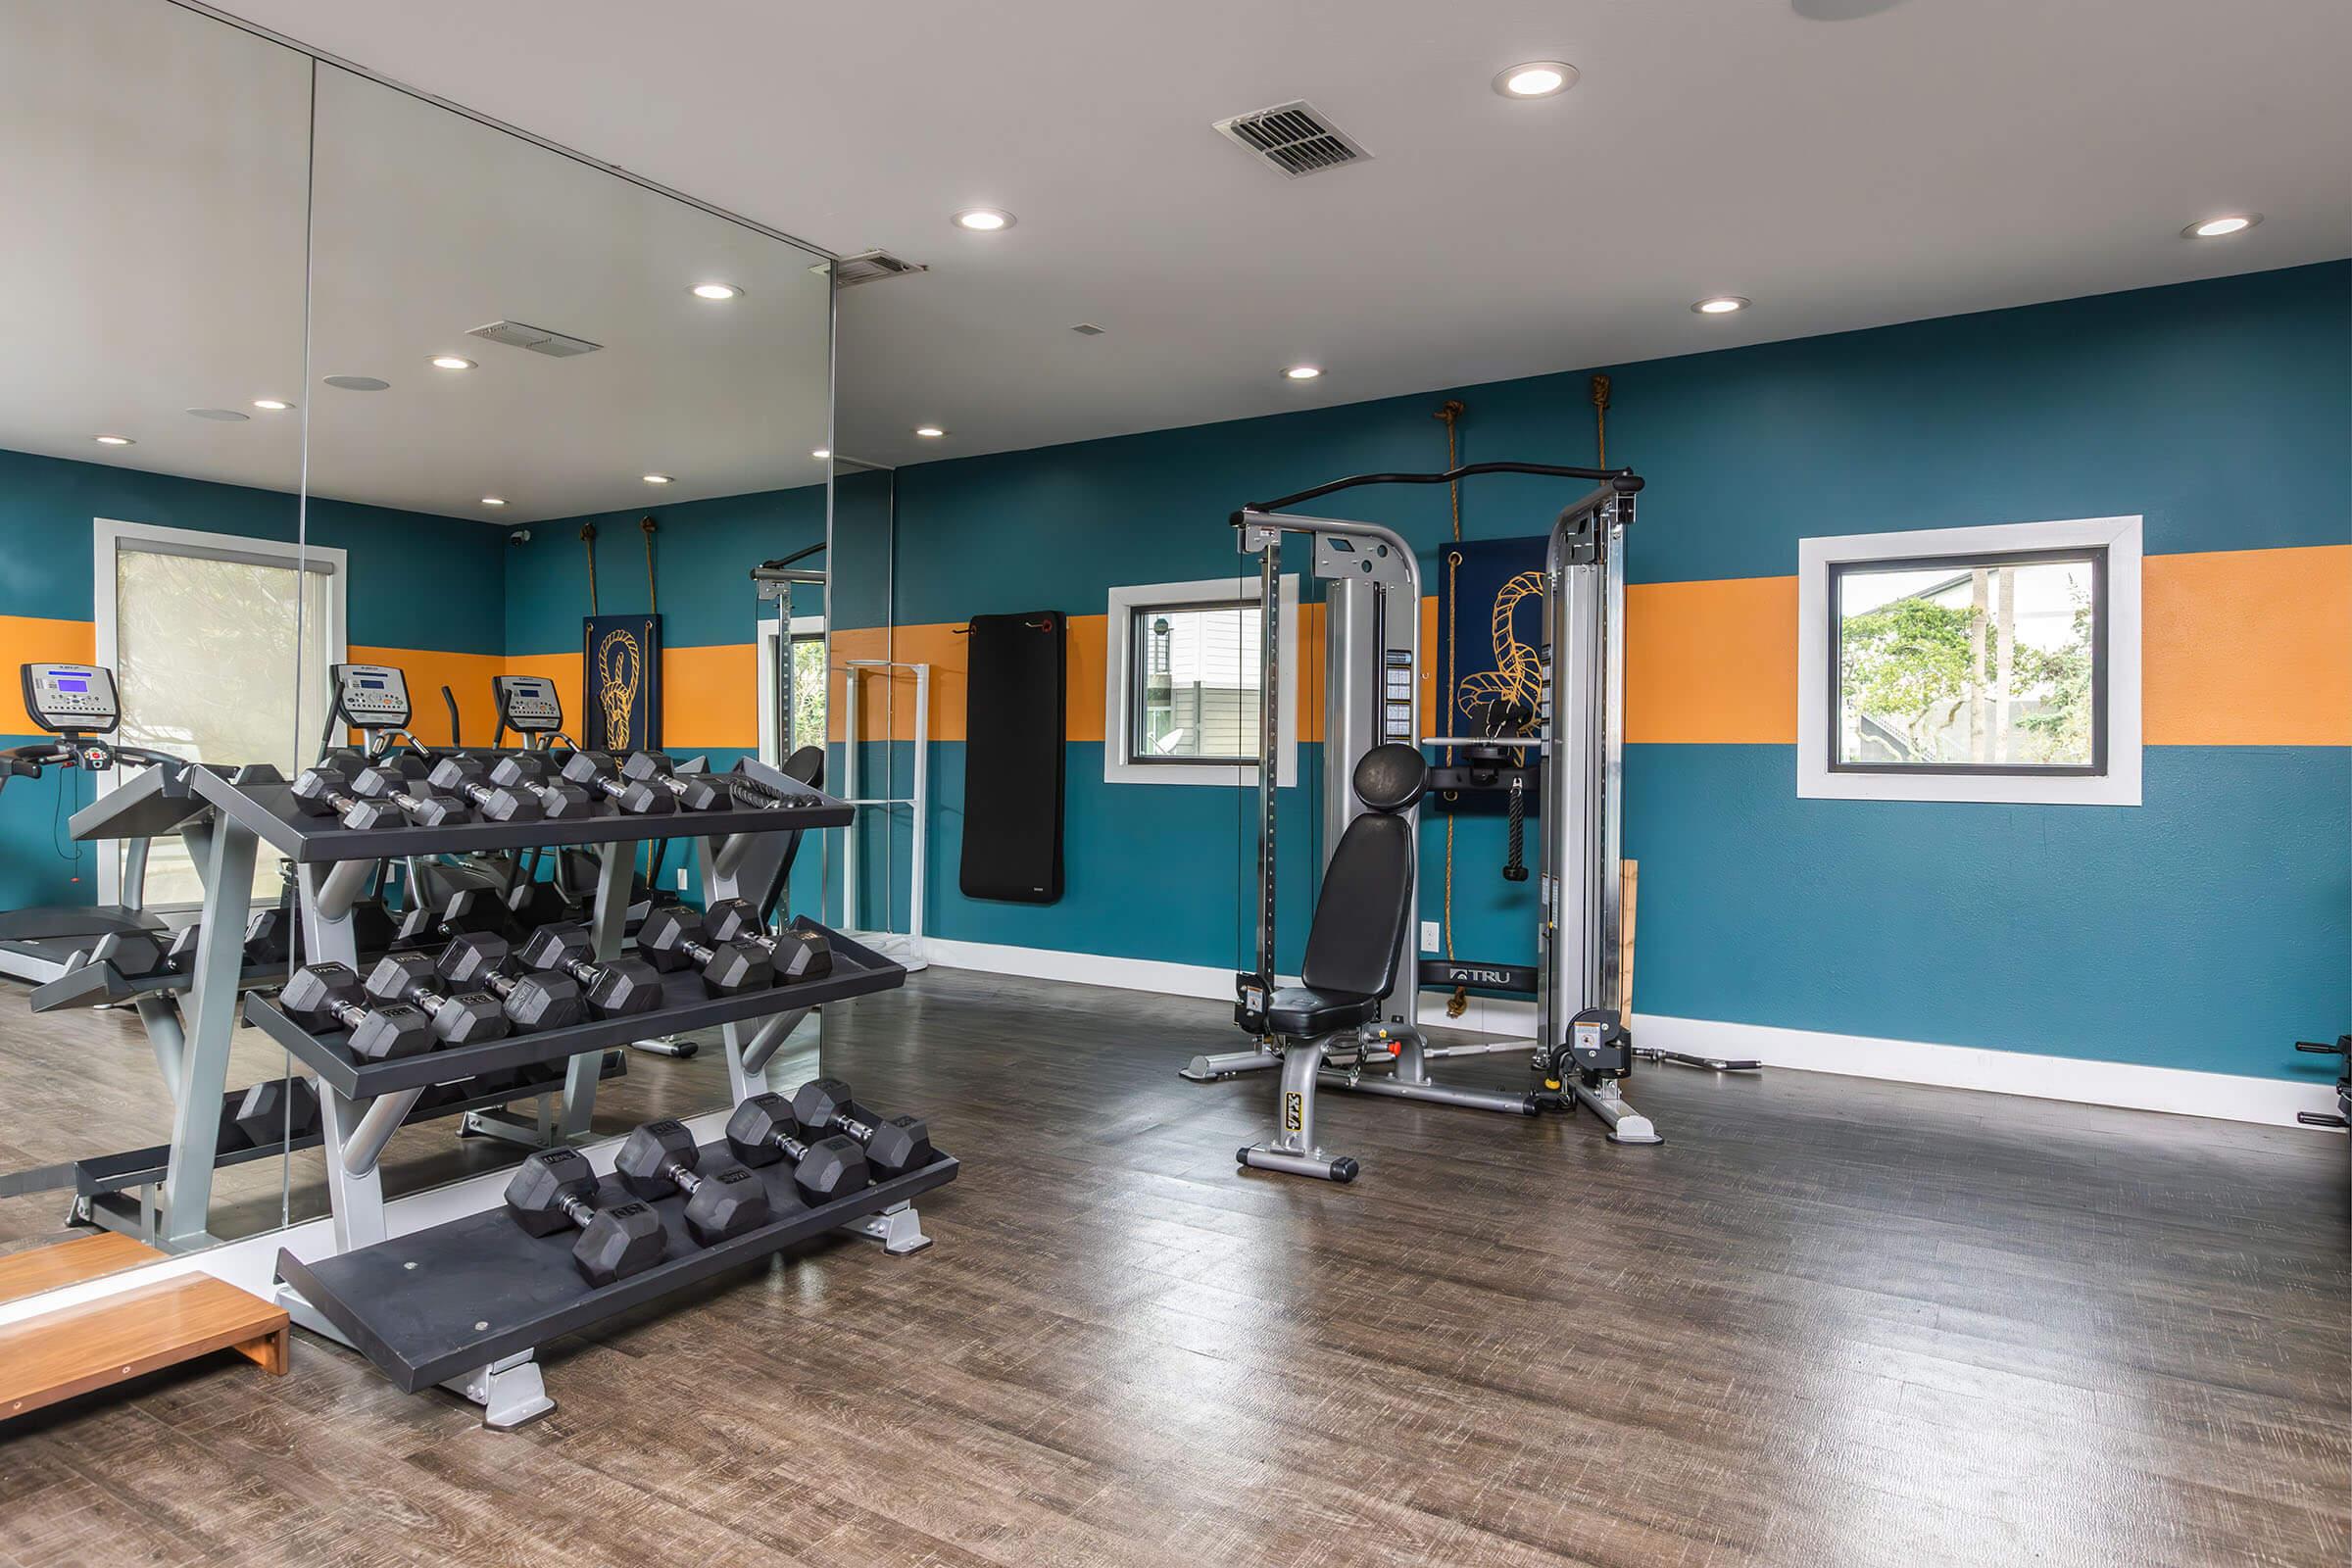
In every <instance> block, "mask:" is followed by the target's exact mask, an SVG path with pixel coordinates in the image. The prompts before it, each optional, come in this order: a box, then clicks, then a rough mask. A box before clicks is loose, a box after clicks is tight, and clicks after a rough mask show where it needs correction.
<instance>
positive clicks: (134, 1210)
mask: <svg viewBox="0 0 2352 1568" xmlns="http://www.w3.org/2000/svg"><path fill="white" fill-rule="evenodd" d="M206 771H207V770H206V769H204V768H202V767H196V768H190V767H187V766H185V765H176V766H171V767H153V768H149V769H147V770H146V771H145V772H142V773H138V774H135V775H133V776H132V777H131V778H129V779H128V780H127V781H125V782H124V783H123V785H122V786H121V787H120V788H118V789H114V790H110V791H109V792H107V793H106V794H104V795H102V796H100V797H99V798H98V799H97V800H96V801H94V802H92V803H91V804H89V805H88V806H85V807H83V808H81V809H79V810H78V811H76V812H75V813H74V814H73V821H72V823H71V830H72V832H73V836H74V837H75V838H76V839H81V840H86V841H91V842H115V841H121V842H125V843H128V844H131V845H134V846H141V847H143V846H144V845H145V844H146V843H147V842H148V841H150V840H152V839H154V838H157V837H160V836H162V835H164V834H166V833H174V834H177V835H178V836H179V838H180V840H181V841H182V842H183V843H184V844H185V845H186V846H187V849H188V853H189V858H191V859H192V860H193V861H194V863H195V865H196V869H197V873H198V876H199V878H200V880H201V881H202V884H203V886H204V888H205V890H206V895H205V908H206V909H207V910H208V911H209V910H212V909H214V908H217V907H225V906H224V905H223V904H221V902H220V901H217V900H216V899H215V898H214V897H213V893H212V887H213V871H214V868H215V861H214V857H213V849H214V846H215V842H216V837H215V830H216V826H217V821H218V813H217V812H216V811H215V810H214V809H213V808H212V806H211V805H210V804H209V802H208V801H207V800H206V798H205V797H203V796H202V795H199V794H198V793H197V792H196V787H195V779H196V778H197V777H198V776H200V775H203V774H204V773H206ZM229 782H230V783H231V784H233V785H236V786H238V787H240V788H242V787H244V786H247V785H259V784H273V785H279V786H281V787H282V786H283V784H284V782H285V779H284V776H283V775H282V774H280V773H279V772H278V771H277V769H275V768H273V767H270V766H269V765H267V764H254V765H251V766H247V767H242V768H238V769H236V770H235V771H234V773H233V774H231V775H230V776H229ZM249 869H250V868H249ZM249 904H250V898H248V899H247V905H249ZM237 907H238V908H239V909H240V910H243V909H246V907H247V906H246V905H239V906H237ZM210 929H212V928H211V927H210V925H209V922H208V924H207V925H206V926H205V927H204V928H203V929H200V930H199V932H198V942H199V944H200V948H199V952H200V954H201V944H202V943H203V941H204V940H205V937H206V934H207V932H208V931H209V930H210ZM243 934H244V924H243V921H242V916H240V919H239V923H238V925H237V926H236V927H235V928H234V930H233V931H232V932H231V933H230V935H231V937H232V938H233V939H234V940H232V941H230V942H229V943H228V944H227V945H226V946H227V951H226V952H225V953H222V954H221V955H219V956H218V958H217V964H216V967H214V968H212V969H209V970H208V969H207V968H206V967H205V965H204V963H203V961H202V960H201V957H200V958H199V960H198V961H197V962H196V963H193V964H191V965H190V966H189V967H188V968H186V969H176V968H168V969H160V970H152V971H147V972H127V971H125V970H124V969H122V968H119V967H117V966H116V964H115V963H114V962H113V961H111V960H110V959H109V958H108V957H107V956H106V953H105V947H104V945H103V944H101V945H100V946H99V947H98V948H97V949H96V950H95V951H94V952H92V953H87V954H76V955H74V956H73V959H72V960H69V962H68V965H67V968H66V970H65V972H64V973H63V974H61V975H59V976H58V977H57V978H56V979H54V980H49V981H46V982H44V983H42V984H41V985H38V986H35V987H34V988H33V990H32V994H31V996H30V997H29V998H27V999H26V1000H27V1003H28V1005H30V1007H31V1009H32V1010H33V1011H34V1012H36V1013H45V1012H66V1011H75V1010H81V1009H87V1008H92V1007H105V1006H116V1007H127V1008H130V1009H131V1010H132V1011H133V1012H134V1013H135V1014H136V1015H137V1017H138V1020H139V1024H140V1027H141V1029H142V1030H143V1031H144V1032H145V1034H146V1036H147V1040H148V1044H149V1045H150V1047H151V1048H152V1049H153V1050H154V1053H155V1062H156V1070H157V1073H158V1074H159V1075H160V1077H161V1078H162V1080H163V1084H164V1090H165V1093H166V1094H167V1095H168V1096H169V1097H170V1099H171V1101H172V1137H171V1142H169V1143H167V1144H158V1145H155V1146H153V1147H148V1148H140V1149H130V1150H123V1151H121V1152H114V1153H105V1154H92V1155H85V1156H83V1157H81V1158H79V1159H74V1160H71V1161H68V1162H67V1163H66V1164H64V1165H61V1166H56V1167H51V1168H47V1169H44V1170H41V1171H37V1172H31V1173H28V1174H29V1175H30V1176H32V1177H34V1178H36V1180H35V1181H34V1182H27V1183H26V1184H25V1185H24V1186H23V1187H22V1189H21V1190H22V1191H27V1192H32V1191H40V1190H42V1189H43V1188H46V1187H51V1186H56V1187H66V1188H70V1189H71V1190H72V1191H73V1207H72V1208H71V1210H70V1211H69V1212H68V1215H67V1222H68V1223H69V1224H74V1225H84V1224H87V1225H98V1226H102V1227H104V1228H106V1229H109V1230H115V1231H120V1232H122V1233H123V1234H125V1235H128V1236H131V1237H134V1238H136V1239H137V1240H139V1241H142V1242H146V1243H148V1244H149V1245H151V1246H156V1247H161V1248H163V1249H164V1250H167V1251H191V1250H201V1249H204V1248H209V1247H212V1246H215V1245H218V1243H219V1241H220V1238H219V1237H217V1236H215V1235H213V1234H212V1230H211V1222H212V1206H213V1177H214V1173H215V1172H216V1171H219V1170H221V1169H224V1168H226V1167H228V1166H231V1165H242V1164H250V1163H252V1162H253V1161H256V1160H262V1159H272V1158H276V1157H278V1156H279V1155H281V1154H286V1153H290V1152H296V1151H301V1150H308V1149H316V1148H318V1147H319V1143H320V1141H321V1140H320V1137H319V1134H318V1133H317V1132H316V1131H314V1130H303V1129H294V1130H293V1136H292V1137H291V1138H287V1137H284V1136H280V1137H277V1138H269V1139H263V1140H261V1141H259V1142H256V1141H254V1140H253V1139H251V1138H249V1137H248V1136H247V1134H246V1132H245V1130H244V1129H243V1128H241V1127H240V1126H239V1125H238V1124H237V1121H236V1110H237V1107H238V1104H239V1102H240V1101H241V1100H242V1099H243V1096H244V1091H243V1089H242V1088H230V1087H228V1083H227V1078H228V1066H229V1049H230V1045H231V1040H232V1036H233V1035H234V1033H235V1029H236V1023H237V1017H238V1009H237V1005H236V998H237V996H238V995H239V994H240V993H243V992H247V991H252V990H257V989H264V988H273V987H276V986H280V985H283V984H284V983H285V979H286V966H285V965H284V964H283V963H256V962H251V961H248V959H247V957H246V955H245V951H244V944H243V940H242V939H243ZM223 974H226V975H227V976H228V977H229V978H227V979H226V980H223V979H221V975H223ZM207 975H210V976H211V977H212V978H211V980H210V982H209V983H208V981H207V979H206V976H207ZM627 1071H628V1061H627V1057H626V1054H625V1053H622V1052H618V1051H614V1052H611V1053H608V1054H606V1055H605V1057H604V1058H603V1060H602V1061H601V1062H600V1063H599V1064H598V1076H599V1077H600V1078H616V1077H622V1076H625V1075H626V1074H627ZM563 1088H564V1077H563V1074H562V1073H561V1072H558V1073H556V1074H555V1075H554V1078H553V1081H552V1082H551V1081H549V1078H548V1075H546V1074H545V1073H539V1074H531V1073H515V1072H501V1073H492V1074H485V1075H483V1076H480V1077H476V1078H468V1079H454V1080H444V1081H441V1082H438V1083H436V1084H435V1085H434V1086H433V1088H432V1090H431V1091H429V1092H428V1093H427V1094H426V1095H425V1096H424V1097H423V1098H421V1099H420V1100H419V1101H418V1102H417V1104H416V1106H415V1107H414V1109H413V1110H412V1111H411V1112H410V1114H409V1117H408V1120H409V1122H411V1123H416V1122H421V1121H428V1120H433V1119H436V1118H439V1117H445V1116H461V1115H462V1116H464V1117H465V1118H466V1119H465V1124H464V1125H465V1129H466V1131H467V1132H469V1133H478V1134H486V1135H491V1136H497V1137H502V1138H506V1139H508V1140H509V1141H512V1142H517V1143H527V1144H544V1143H547V1142H550V1141H552V1139H553V1138H554V1136H555V1129H556V1123H557V1118H556V1116H555V1114H554V1105H553V1102H554V1101H555V1098H556V1096H557V1095H558V1094H559V1093H560V1092H561V1091H562V1090H563ZM526 1100H528V1101H533V1102H535V1103H536V1104H537V1106H538V1115H537V1117H536V1118H535V1119H534V1120H533V1121H529V1122H521V1121H516V1120H514V1119H512V1118H511V1116H510V1115H509V1112H508V1107H510V1106H512V1105H514V1104H515V1103H519V1102H522V1101H526Z"/></svg>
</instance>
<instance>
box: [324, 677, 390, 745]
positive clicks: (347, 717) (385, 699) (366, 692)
mask: <svg viewBox="0 0 2352 1568" xmlns="http://www.w3.org/2000/svg"><path fill="white" fill-rule="evenodd" d="M327 677H328V679H329V680H330V681H331V682H332V683H333V685H334V692H335V716H337V717H338V718H340V719H342V720H343V721H344V722H345V723H347V724H349V725H350V726H351V727H352V728H353V729H357V730H369V731H373V730H387V729H406V728H408V724H409V681H408V677H407V676H405V675H403V674H402V673H401V672H400V671H399V670H397V669H394V668H393V667H392V666H391V665H389V664H337V665H335V666H334V667H333V668H332V669H330V670H328V671H327Z"/></svg>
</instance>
